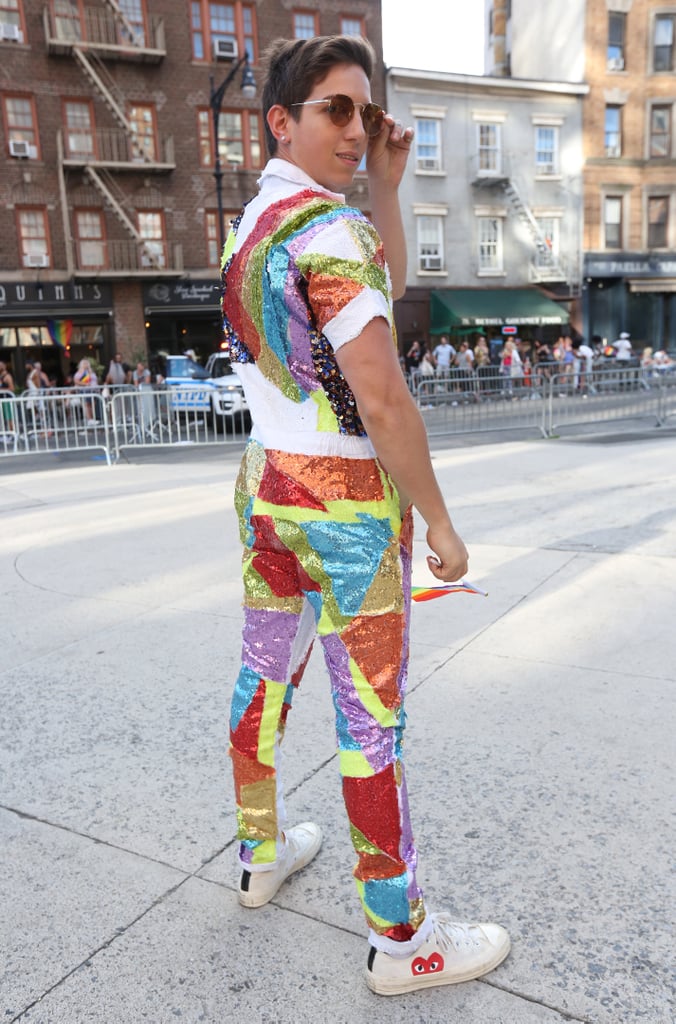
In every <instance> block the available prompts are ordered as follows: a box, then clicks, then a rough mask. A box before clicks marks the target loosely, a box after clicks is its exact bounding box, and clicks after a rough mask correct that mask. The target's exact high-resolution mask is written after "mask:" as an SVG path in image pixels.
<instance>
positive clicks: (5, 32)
mask: <svg viewBox="0 0 676 1024" xmlns="http://www.w3.org/2000/svg"><path fill="white" fill-rule="evenodd" d="M0 39H4V40H7V41H8V42H11V43H22V42H23V32H22V31H21V29H20V28H19V26H18V25H10V24H9V23H8V22H6V21H0Z"/></svg>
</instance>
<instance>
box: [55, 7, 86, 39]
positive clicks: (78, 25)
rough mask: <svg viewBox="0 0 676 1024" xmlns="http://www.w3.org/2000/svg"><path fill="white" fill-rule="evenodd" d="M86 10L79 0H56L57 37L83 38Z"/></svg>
mask: <svg viewBox="0 0 676 1024" xmlns="http://www.w3.org/2000/svg"><path fill="white" fill-rule="evenodd" d="M83 20H84V12H83V10H82V8H81V6H80V3H79V0H54V28H55V30H56V36H57V39H82V38H83V37H84V33H83V31H82V25H83Z"/></svg>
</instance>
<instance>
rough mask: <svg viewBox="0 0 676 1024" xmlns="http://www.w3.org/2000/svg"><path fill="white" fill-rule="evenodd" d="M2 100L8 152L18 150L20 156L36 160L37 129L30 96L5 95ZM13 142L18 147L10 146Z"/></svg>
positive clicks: (33, 106)
mask: <svg viewBox="0 0 676 1024" xmlns="http://www.w3.org/2000/svg"><path fill="white" fill-rule="evenodd" d="M4 100H5V124H6V126H7V141H8V142H9V151H10V153H12V150H15V151H16V150H18V151H19V152H20V154H21V155H22V156H26V157H28V158H29V159H32V160H37V158H38V153H39V150H38V129H37V117H36V114H35V104H34V101H33V98H32V96H5V98H4ZM13 142H14V143H19V144H20V145H19V147H17V146H12V143H13ZM23 144H25V145H23Z"/></svg>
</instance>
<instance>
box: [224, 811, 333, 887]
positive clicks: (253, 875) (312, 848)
mask: <svg viewBox="0 0 676 1024" xmlns="http://www.w3.org/2000/svg"><path fill="white" fill-rule="evenodd" d="M284 835H285V838H286V842H285V844H284V852H283V854H282V856H281V857H280V858H279V859H278V860H277V863H276V864H275V866H274V867H273V868H272V869H271V870H270V871H247V870H246V868H245V869H244V870H243V871H242V877H241V879H240V882H239V902H240V903H241V904H242V906H243V907H262V906H264V904H266V903H269V902H270V900H271V899H272V897H273V896H274V895H275V894H276V893H277V890H278V889H279V887H280V885H281V884H282V883H283V882H285V881H286V879H287V878H288V877H289V875H292V874H293V873H294V871H300V869H301V868H304V867H305V865H306V864H309V863H310V861H311V860H312V859H313V857H315V856H316V854H317V853H318V851H319V847H320V846H321V845H322V830H321V829H320V827H319V825H315V824H314V823H313V822H311V821H304V822H303V823H302V824H301V825H294V827H293V828H289V829H287V830H286V831H285V833H284Z"/></svg>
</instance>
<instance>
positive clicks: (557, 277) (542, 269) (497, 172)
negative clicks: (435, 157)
mask: <svg viewBox="0 0 676 1024" xmlns="http://www.w3.org/2000/svg"><path fill="white" fill-rule="evenodd" d="M497 163H498V165H499V166H497V167H485V168H484V167H481V168H479V169H477V170H475V172H474V175H473V180H472V184H473V185H474V186H475V187H476V188H480V189H489V188H495V189H499V190H500V191H501V192H502V193H503V195H504V197H505V200H506V202H507V208H508V210H509V211H510V213H511V214H512V216H513V217H514V218H515V219H516V220H517V221H518V222H519V223H520V224H521V225H522V226H523V227H524V228H525V229H526V231H527V233H528V235H529V236H530V239H531V241H532V244H533V248H534V258H533V259H531V261H530V264H529V267H528V277H529V280H530V281H531V282H532V283H533V284H548V283H551V284H561V283H563V284H565V285H566V286H567V288H568V290H569V291H570V293H571V295H572V294H573V293H574V291H575V289H576V288H577V286H578V283H577V282H576V280H575V278H576V275H575V273H573V272H572V268H570V267H569V265H568V261H567V260H565V259H562V258H561V255H560V253H558V252H556V251H555V250H554V248H553V247H552V244H551V240H549V239H547V237H546V236H545V234H544V232H543V231H542V228H541V226H540V224H539V223H538V220H537V218H536V217H535V214H534V213H533V211H532V209H531V207H530V205H529V203H528V202H527V201H526V200H525V199H524V198H523V195H522V192H521V191H520V189H519V187H518V186H517V184H516V182H515V181H514V179H513V178H512V177H511V175H510V174H509V172H508V170H507V169H506V166H505V160H504V158H503V159H498V161H497Z"/></svg>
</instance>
